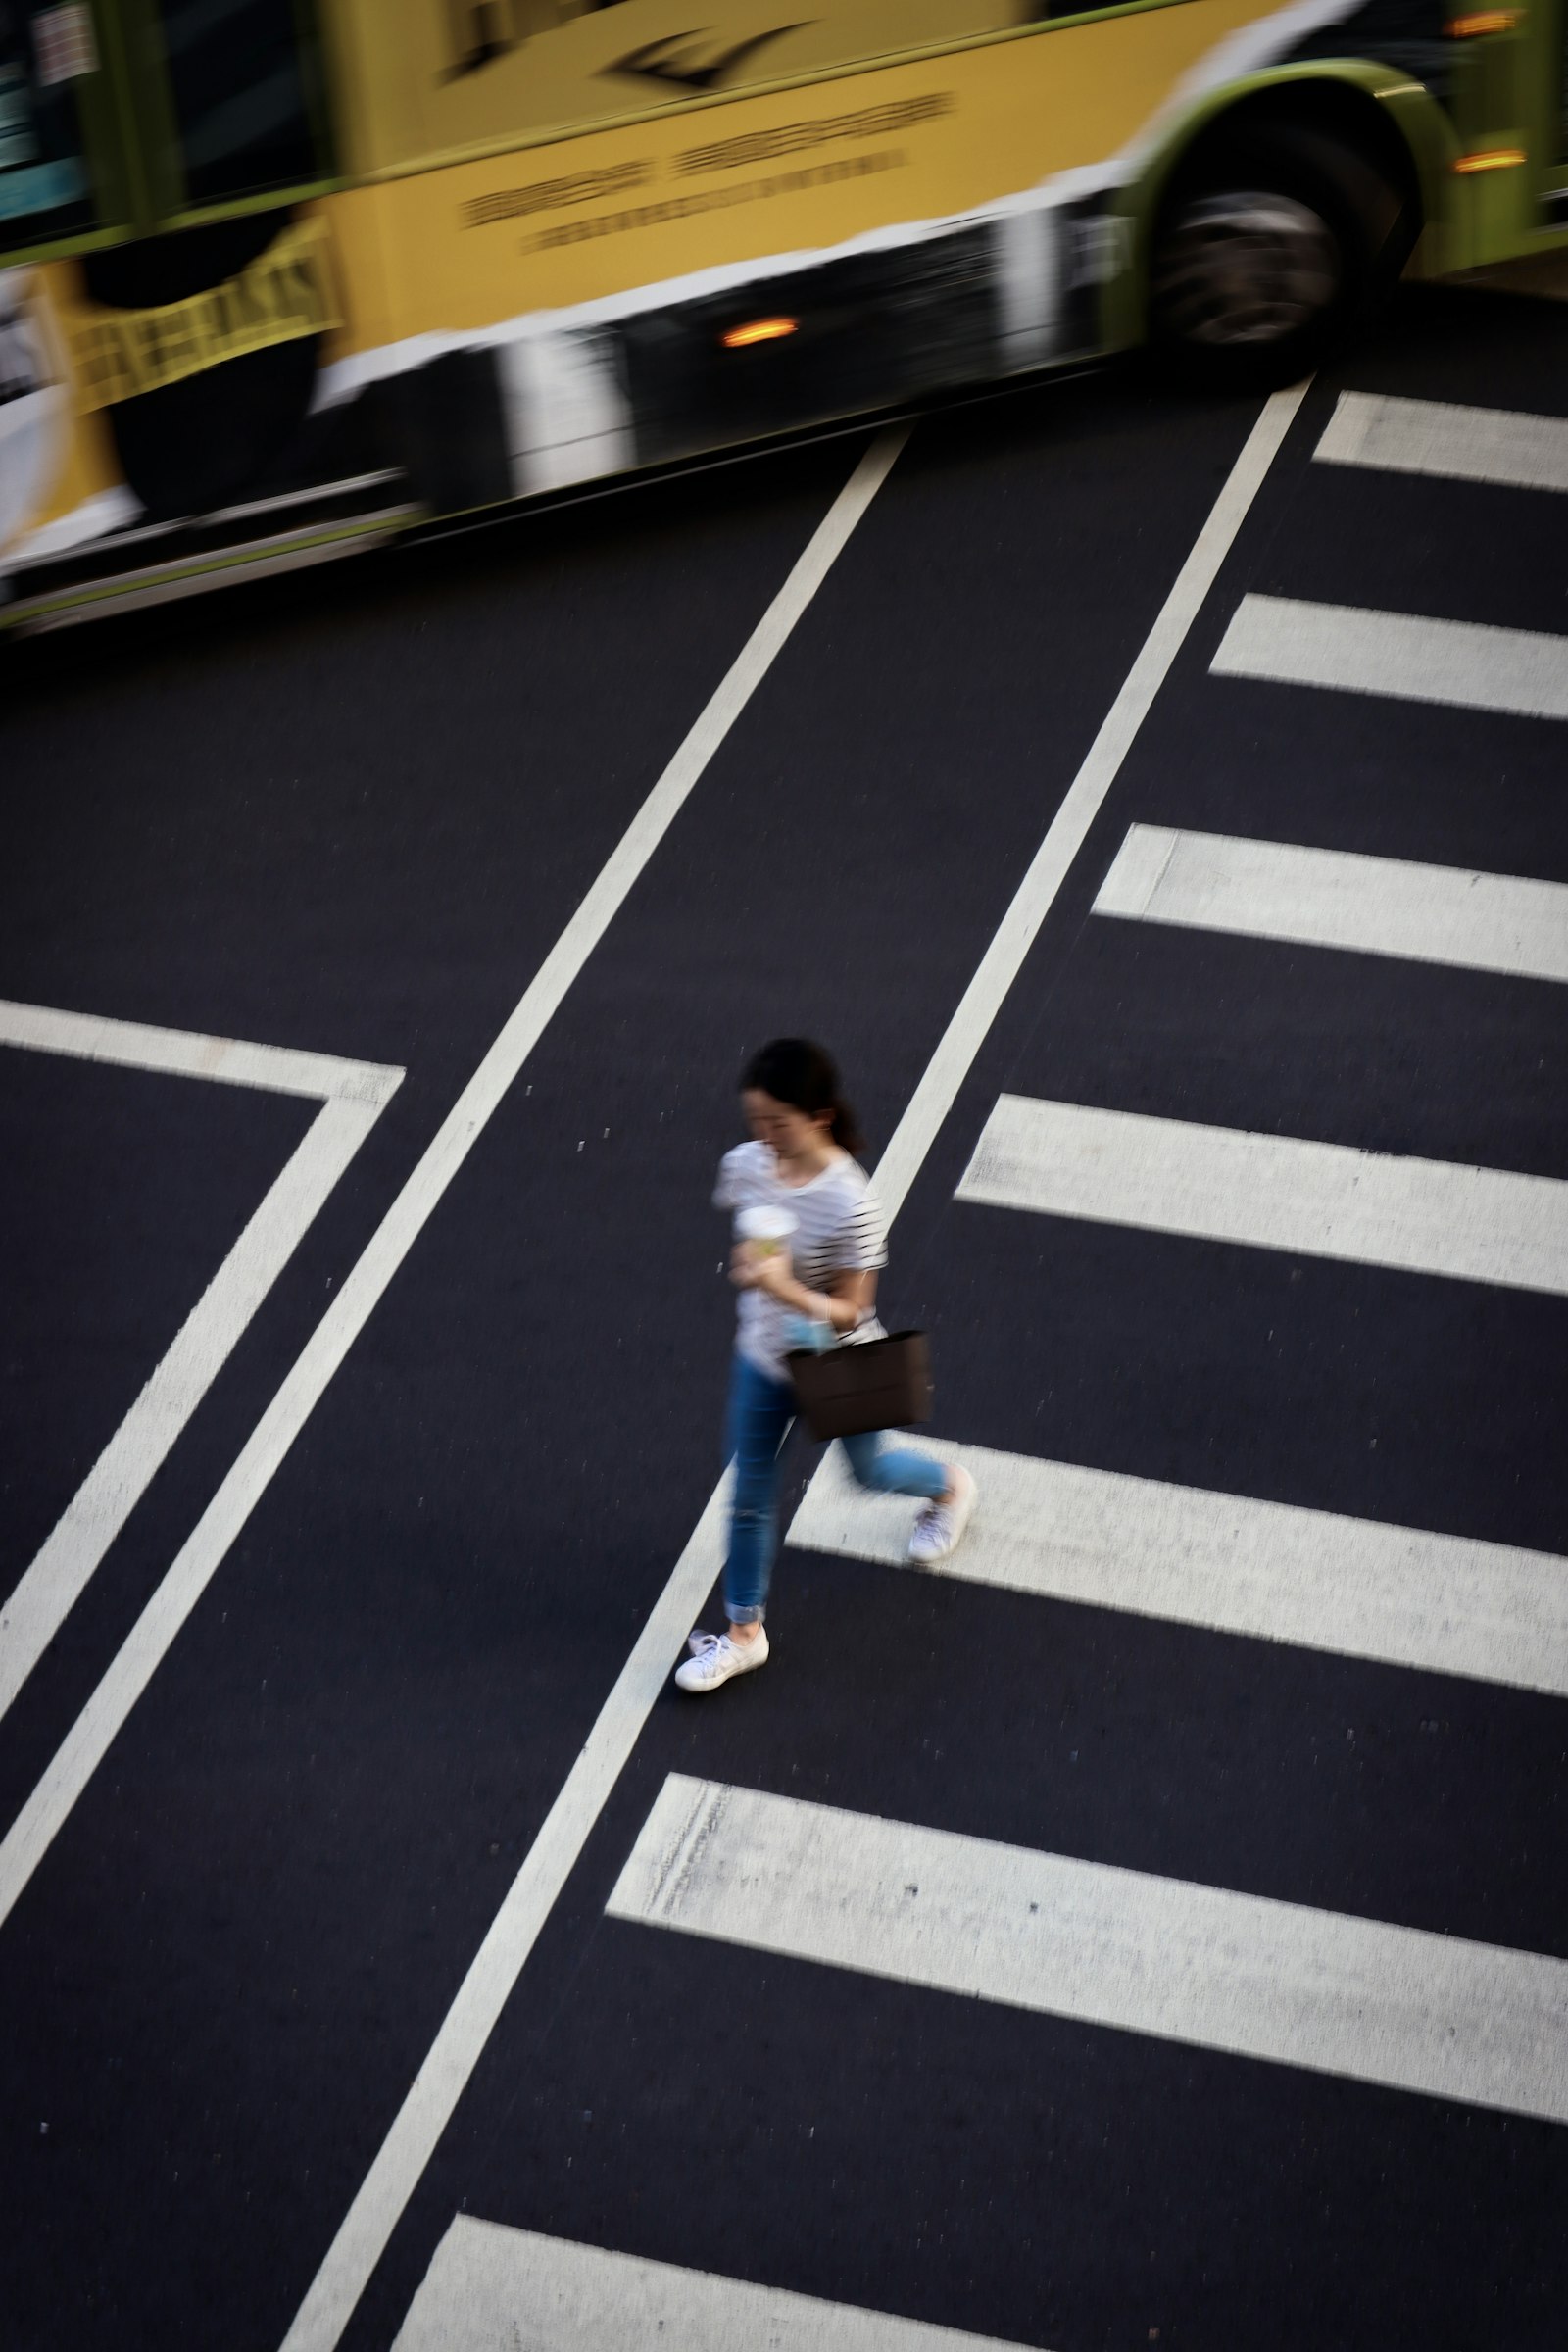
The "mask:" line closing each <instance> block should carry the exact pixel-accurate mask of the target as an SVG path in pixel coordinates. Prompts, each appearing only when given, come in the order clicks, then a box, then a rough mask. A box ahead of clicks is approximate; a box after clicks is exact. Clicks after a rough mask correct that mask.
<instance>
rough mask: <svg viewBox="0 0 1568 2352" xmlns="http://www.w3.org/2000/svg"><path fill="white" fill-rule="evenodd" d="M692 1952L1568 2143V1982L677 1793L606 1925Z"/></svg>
mask: <svg viewBox="0 0 1568 2352" xmlns="http://www.w3.org/2000/svg"><path fill="white" fill-rule="evenodd" d="M605 1908H606V1911H607V1912H608V1914H609V1916H610V1917H611V1918H612V1919H625V1920H636V1921H638V1922H640V1923H641V1924H643V1925H644V1926H647V1927H651V1928H669V1929H674V1930H677V1931H678V1932H679V1933H681V1934H682V1935H687V1936H712V1937H715V1938H717V1939H718V1940H720V1941H722V1942H724V1943H735V1944H743V1945H746V1946H747V1947H749V1948H750V1949H752V1950H754V1951H762V1952H776V1953H780V1954H784V1955H787V1956H788V1957H789V1958H791V1959H796V1960H814V1961H816V1962H818V1963H820V1964H821V1965H822V1966H824V1967H828V1968H847V1969H853V1970H855V1971H857V1972H858V1973H859V1974H862V1975H866V1976H874V1977H888V1978H892V1979H893V1980H894V1981H895V1982H896V1983H898V1984H904V1985H927V1986H930V1987H932V1988H933V1989H935V1990H937V1991H941V1992H953V1993H959V1994H963V1995H966V1996H968V1997H969V1998H971V1999H979V2000H984V2001H998V2002H1003V2003H1005V2004H1006V2005H1007V2006H1009V2007H1011V2008H1017V2009H1029V2010H1035V2011H1040V2012H1043V2013H1045V2014H1047V2015H1050V2016H1054V2017H1069V2018H1077V2019H1082V2020H1083V2021H1084V2022H1085V2023H1087V2024H1091V2025H1099V2026H1113V2027H1116V2028H1118V2029H1119V2030H1121V2031H1122V2032H1125V2033H1132V2034H1154V2035H1156V2036H1158V2037H1159V2038H1160V2039H1161V2040H1166V2041H1180V2042H1190V2043H1195V2044H1197V2045H1198V2046H1199V2047H1200V2048H1202V2049H1211V2050H1226V2051H1230V2052H1232V2053H1233V2054H1235V2055H1236V2056H1239V2057H1245V2058H1262V2059H1267V2060H1269V2061H1270V2062H1272V2063H1273V2064H1276V2065H1283V2066H1297V2067H1305V2068H1307V2069H1309V2070H1310V2071H1311V2072H1313V2073H1315V2074H1326V2075H1340V2076H1346V2077H1348V2078H1349V2079H1350V2080H1351V2081H1352V2082H1379V2083H1385V2084H1388V2085H1390V2086H1392V2087H1393V2088H1395V2089H1398V2090H1415V2091H1422V2092H1425V2093H1426V2094H1427V2096H1429V2097H1431V2098H1439V2099H1454V2100H1461V2101H1463V2102H1464V2103H1465V2104H1466V2105H1467V2106H1474V2107H1495V2108H1501V2109H1503V2110H1505V2111H1506V2112H1507V2113H1509V2114H1514V2115H1530V2116H1540V2117H1544V2119H1545V2120H1546V2121H1547V2122H1549V2123H1556V2124H1561V2123H1568V1961H1563V1960H1554V1959H1549V1958H1547V1957H1545V1956H1544V1955H1543V1954H1541V1953H1538V1952H1516V1951H1506V1950H1504V1949H1502V1948H1501V1947H1500V1946H1498V1945H1495V1944H1487V1943H1467V1942H1465V1941H1463V1940H1462V1939H1461V1938H1460V1937H1458V1936H1434V1935H1430V1934H1428V1933H1427V1932H1426V1931H1425V1930H1423V1929H1419V1928H1396V1927H1389V1926H1387V1925H1385V1924H1384V1923H1383V1922H1382V1921H1380V1920H1373V1919H1358V1918H1353V1917H1351V1916H1350V1915H1349V1914H1348V1913H1344V1912H1337V1911H1315V1910H1311V1909H1309V1908H1308V1907H1307V1906H1306V1905H1305V1904H1303V1903H1283V1902H1278V1901H1275V1900H1273V1899H1271V1898H1268V1897H1265V1896H1262V1895H1252V1894H1237V1893H1233V1892H1232V1891H1231V1890H1230V1889H1229V1888H1228V1887H1202V1886H1196V1885H1193V1884H1191V1883H1189V1882H1188V1881H1186V1880H1183V1879H1166V1878H1158V1877H1155V1876H1154V1875H1152V1873H1149V1872H1145V1871H1136V1870H1119V1869H1114V1868H1112V1867H1111V1866H1110V1865H1109V1864H1106V1863H1103V1862H1082V1861H1077V1860H1074V1859H1073V1858H1072V1857H1070V1856H1068V1855H1065V1854H1052V1853H1037V1852H1035V1851H1033V1850H1032V1849H1031V1848H1029V1847H1027V1846H1019V1845H1000V1844H993V1843H992V1842H991V1841H990V1840H988V1839H985V1838H966V1837H960V1836H959V1835H958V1834H957V1833H956V1832H955V1831H951V1830H931V1829H923V1828H920V1827H917V1826H916V1825H915V1824H913V1823H909V1822H902V1821H884V1820H881V1819H879V1818H878V1817H877V1816H875V1815H871V1814H864V1813H848V1812H841V1811H839V1810H838V1809H837V1808H835V1807H833V1806H829V1805H817V1804H809V1803H807V1802H806V1801H805V1800H804V1799H802V1798H799V1797H790V1796H770V1795H766V1794H764V1793H763V1792H762V1791H761V1790H760V1789H731V1788H726V1787H724V1786H723V1785H722V1784H720V1783H717V1782H712V1781H696V1780H689V1779H687V1777H686V1776H685V1775H684V1774H683V1773H671V1774H670V1776H669V1778H668V1779H667V1780H666V1781H665V1783H664V1786H663V1788H662V1790H661V1792H660V1794H659V1797H658V1799H657V1800H656V1802H655V1805H654V1808H653V1811H652V1812H651V1813H650V1814H649V1816H648V1820H647V1822H646V1824H645V1825H644V1828H643V1831H642V1834H641V1836H640V1837H639V1838H638V1840H637V1843H636V1845H635V1847H634V1848H633V1850H632V1855H631V1859H630V1860H629V1861H628V1863H627V1864H626V1867H625V1869H624V1871H623V1872H622V1873H621V1876H620V1878H619V1880H618V1882H617V1883H616V1886H615V1888H614V1891H613V1894H612V1895H611V1898H610V1901H609V1902H608V1903H607V1904H606V1906H605Z"/></svg>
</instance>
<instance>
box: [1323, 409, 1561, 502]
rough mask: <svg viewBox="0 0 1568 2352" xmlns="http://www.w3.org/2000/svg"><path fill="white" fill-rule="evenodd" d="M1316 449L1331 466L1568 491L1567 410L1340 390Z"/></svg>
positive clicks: (1520, 487) (1528, 488)
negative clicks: (1538, 411) (1532, 410)
mask: <svg viewBox="0 0 1568 2352" xmlns="http://www.w3.org/2000/svg"><path fill="white" fill-rule="evenodd" d="M1312 454H1313V456H1314V457H1315V458H1317V459H1318V460H1319V461H1320V462H1321V463H1322V464H1324V465H1328V466H1375V467H1377V468H1378V469H1379V471H1381V472H1387V473H1431V474H1441V475H1443V476H1445V477H1446V479H1448V480H1450V481H1459V482H1498V483H1502V484H1504V485H1505V486H1507V487H1508V488H1511V489H1518V490H1568V417H1536V416H1531V415H1528V414H1526V413H1524V412H1522V411H1520V410H1517V409H1469V408H1461V407H1460V406H1458V404H1457V403H1453V402H1449V401H1446V400H1397V399H1396V398H1394V397H1393V396H1392V395H1391V394H1387V393H1378V392H1342V393H1341V394H1340V397H1339V400H1338V402H1337V404H1336V406H1335V410H1334V414H1333V416H1332V417H1330V419H1329V421H1328V425H1327V427H1326V429H1325V431H1324V434H1323V438H1322V439H1321V440H1320V441H1319V443H1318V445H1317V448H1316V449H1315V450H1314V451H1313V453H1312Z"/></svg>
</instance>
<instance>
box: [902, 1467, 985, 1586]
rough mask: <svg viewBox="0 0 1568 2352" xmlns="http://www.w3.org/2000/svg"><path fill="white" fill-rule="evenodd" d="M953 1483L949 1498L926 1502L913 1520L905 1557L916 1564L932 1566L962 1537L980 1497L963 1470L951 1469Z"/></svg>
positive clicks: (942, 1558)
mask: <svg viewBox="0 0 1568 2352" xmlns="http://www.w3.org/2000/svg"><path fill="white" fill-rule="evenodd" d="M953 1483H954V1486H955V1487H956V1490H957V1492H956V1494H955V1495H954V1497H953V1500H952V1501H951V1502H928V1503H927V1504H926V1506H925V1509H924V1510H923V1511H922V1512H921V1513H920V1516H919V1518H918V1519H917V1520H916V1521H915V1523H914V1533H913V1535H912V1536H911V1537H910V1538H909V1555H908V1556H909V1558H910V1559H911V1560H913V1561H914V1563H915V1565H916V1566H917V1567H920V1568H934V1567H935V1566H936V1564H937V1562H938V1560H945V1559H946V1558H947V1557H948V1555H949V1554H950V1553H951V1552H955V1551H956V1550H957V1548H958V1545H959V1544H961V1543H962V1541H963V1531H964V1529H965V1528H966V1527H967V1526H968V1524H969V1518H970V1514H971V1512H972V1511H973V1509H974V1506H975V1504H976V1502H977V1501H978V1500H979V1497H980V1490H979V1488H978V1487H977V1486H976V1485H975V1483H974V1480H973V1479H972V1478H971V1477H970V1476H969V1473H968V1471H967V1470H955V1472H954V1473H953Z"/></svg>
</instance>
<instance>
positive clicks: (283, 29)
mask: <svg viewBox="0 0 1568 2352" xmlns="http://www.w3.org/2000/svg"><path fill="white" fill-rule="evenodd" d="M4 4H5V0H0V6H3V5H4ZM158 21H159V29H160V32H161V34H162V47H163V56H164V66H165V71H166V73H167V74H168V78H169V87H170V92H171V95H172V101H173V109H174V119H175V123H176V127H177V135H178V140H179V160H180V164H181V167H182V170H183V173H184V182H185V197H186V202H187V203H188V204H192V205H196V204H213V203H217V202H220V201H221V200H222V199H223V198H226V197H238V196H253V195H258V194H260V193H262V192H263V191H264V190H266V189H269V188H292V187H303V186H305V185H307V184H309V183H310V182H312V181H314V180H319V179H322V178H324V177H325V176H326V173H327V171H328V169H329V166H328V164H327V161H326V158H325V155H324V153H323V145H324V142H323V140H322V138H321V136H320V133H319V126H318V124H317V122H316V121H315V119H314V114H315V110H314V108H313V104H312V94H313V83H314V79H315V75H314V64H315V48H314V41H313V38H312V34H311V28H310V27H309V26H308V25H307V24H306V22H305V12H304V10H303V9H302V8H299V7H297V6H296V4H295V0H158Z"/></svg>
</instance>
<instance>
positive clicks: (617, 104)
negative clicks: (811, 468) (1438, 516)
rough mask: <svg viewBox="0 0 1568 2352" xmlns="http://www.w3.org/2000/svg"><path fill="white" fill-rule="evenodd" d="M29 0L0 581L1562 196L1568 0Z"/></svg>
mask: <svg viewBox="0 0 1568 2352" xmlns="http://www.w3.org/2000/svg"><path fill="white" fill-rule="evenodd" d="M802 5H803V0H706V5H705V6H701V7H698V6H694V5H692V4H691V0H0V598H3V602H0V619H4V620H5V621H6V623H7V624H8V625H9V626H11V627H13V628H21V629H38V628H44V627H52V626H59V625H61V624H63V623H65V622H67V621H71V620H76V619H81V618H85V617H88V616H90V615H92V614H94V613H102V612H105V611H109V610H114V609H115V608H116V607H117V606H119V607H122V608H123V607H124V606H125V605H126V604H132V603H134V604H147V603H150V602H156V601H159V600H162V599H165V598H168V597H172V596H175V595H181V594H185V593H188V592H189V591H191V590H193V589H196V588H199V587H202V586H207V585H213V584H217V583H221V582H224V581H227V580H232V579H238V578H245V577H254V576H256V575H257V574H259V573H263V572H267V571H269V570H273V569H277V568H279V567H281V566H283V565H288V564H306V563H313V562H319V561H321V560H322V559H324V558H326V557H329V556H332V555H335V554H340V553H345V552H347V551H349V550H351V549H353V548H355V547H359V546H363V545H365V544H367V543H368V542H370V541H373V540H377V539H382V538H385V537H388V536H391V535H394V534H397V533H399V532H404V531H408V530H411V529H415V528H417V527H419V526H420V525H421V524H424V523H426V522H428V521H430V520H431V519H432V518H437V517H446V516H451V515H462V514H467V513H471V512H473V511H475V510H479V509H494V508H497V507H499V506H501V505H502V504H504V503H506V502H509V501H526V500H529V499H540V498H548V497H552V496H559V495H561V494H562V493H564V492H572V491H575V490H577V489H578V488H579V487H580V486H581V485H583V484H587V483H593V482H600V481H604V480H608V479H611V478H613V477H616V476H622V475H630V474H633V473H635V472H637V471H639V470H643V469H647V468H649V467H655V466H667V465H671V464H678V463H679V462H681V461H683V460H686V459H690V458H692V457H694V456H696V455H698V454H699V453H704V452H711V451H715V450H719V449H734V448H738V447H741V446H749V445H755V444H760V443H761V442H764V441H765V440H767V439H768V438H769V437H770V436H774V435H778V434H784V433H790V432H799V431H803V430H808V429H811V428H815V427H819V426H821V425H823V424H825V423H827V422H829V421H832V420H838V419H843V418H847V417H858V416H871V415H874V414H877V413H879V412H887V411H890V410H894V409H897V408H899V407H901V406H905V405H907V404H908V403H910V402H913V401H917V400H919V399H921V398H924V397H929V396H931V395H934V394H937V393H940V392H942V391H943V390H945V389H949V388H952V387H956V386H958V385H973V384H985V383H997V382H1001V381H1004V380H1006V379H1008V378H1012V377H1016V376H1018V375H1020V374H1021V373H1024V372H1026V371H1030V370H1036V369H1041V368H1050V367H1053V366H1055V365H1058V364H1061V363H1063V362H1076V361H1080V360H1082V359H1084V358H1085V357H1087V356H1092V355H1096V354H1103V353H1109V352H1114V351H1117V350H1121V349H1125V348H1127V347H1129V346H1131V345H1134V344H1137V343H1139V342H1140V341H1143V340H1146V339H1147V340H1151V341H1152V342H1153V343H1155V344H1156V345H1158V346H1159V347H1160V348H1161V349H1162V350H1163V352H1164V353H1165V354H1166V355H1167V357H1168V358H1169V360H1170V361H1171V363H1172V364H1173V365H1174V366H1175V367H1177V368H1187V369H1188V370H1190V371H1194V372H1198V373H1201V374H1205V375H1208V376H1211V377H1215V378H1224V377H1230V378H1232V379H1233V380H1237V381H1241V382H1248V383H1258V384H1261V383H1266V382H1270V381H1278V380H1283V379H1284V378H1286V377H1290V376H1294V375H1296V374H1298V373H1299V372H1300V371H1301V370H1302V369H1304V368H1306V367H1307V366H1309V365H1310V364H1311V363H1312V362H1313V360H1315V359H1316V357H1317V356H1318V355H1319V354H1320V353H1321V352H1322V351H1323V350H1325V349H1326V348H1328V347H1329V346H1330V344H1331V343H1332V342H1333V341H1334V340H1336V339H1337V338H1339V337H1341V336H1343V335H1344V334H1345V333H1346V332H1347V331H1348V330H1349V329H1350V328H1352V327H1353V326H1354V325H1355V323H1356V322H1357V321H1358V320H1359V319H1362V318H1363V317H1364V316H1365V315H1366V314H1367V313H1368V312H1369V311H1370V310H1371V308H1372V307H1373V306H1374V305H1375V304H1376V302H1377V301H1378V299H1379V297H1380V295H1381V294H1382V293H1383V292H1384V291H1385V290H1386V288H1387V287H1388V285H1389V283H1390V282H1391V280H1392V279H1393V278H1394V277H1395V276H1397V274H1398V273H1399V271H1401V270H1410V271H1414V272H1416V273H1422V274H1439V273H1443V272H1447V271H1452V270H1462V269H1465V268H1467V267H1471V266H1474V265H1476V264H1480V263H1483V262H1488V261H1493V260H1496V259H1500V258H1502V257H1504V256H1507V255H1515V254H1519V253H1523V252H1528V251H1530V250H1532V249H1534V248H1536V247H1544V246H1548V245H1550V244H1551V243H1553V241H1559V242H1560V241H1563V240H1565V239H1568V127H1565V113H1568V96H1565V73H1564V59H1565V21H1564V20H1565V13H1568V0H1524V4H1523V5H1519V6H1512V5H1509V6H1503V7H1487V6H1480V7H1476V6H1473V5H1471V0H1284V4H1283V5H1280V4H1279V0H1124V4H1122V5H1116V6H1110V7H1090V8H1078V7H1076V6H1075V5H1074V0H810V5H809V7H808V11H807V14H806V15H805V16H804V17H803V16H802V15H801V13H800V12H801V6H802Z"/></svg>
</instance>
